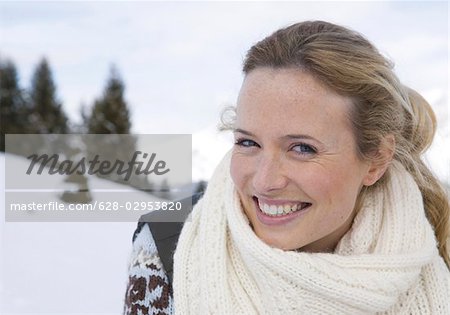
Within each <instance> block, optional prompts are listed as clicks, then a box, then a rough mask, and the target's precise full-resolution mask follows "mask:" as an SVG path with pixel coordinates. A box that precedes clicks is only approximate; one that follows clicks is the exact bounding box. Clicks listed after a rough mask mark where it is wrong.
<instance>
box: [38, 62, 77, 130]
mask: <svg viewBox="0 0 450 315" xmlns="http://www.w3.org/2000/svg"><path fill="white" fill-rule="evenodd" d="M30 102H31V109H32V114H31V119H32V124H33V126H34V130H33V132H34V133H56V134H64V133H68V132H69V128H68V119H67V116H66V114H65V113H64V110H63V108H62V105H61V103H60V102H59V101H58V100H57V98H56V86H55V83H54V82H53V76H52V72H51V70H50V66H49V64H48V62H47V60H46V59H45V58H44V59H42V60H41V62H40V63H39V64H38V65H37V67H36V70H35V72H34V74H33V77H32V81H31V89H30Z"/></svg>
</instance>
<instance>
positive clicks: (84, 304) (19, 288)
mask: <svg viewBox="0 0 450 315" xmlns="http://www.w3.org/2000/svg"><path fill="white" fill-rule="evenodd" d="M8 159H9V157H8ZM13 160H14V162H15V163H26V161H25V160H23V159H22V158H19V157H17V158H16V157H14V158H13ZM4 164H5V155H4V154H0V169H1V177H2V180H1V181H0V190H1V191H2V194H1V195H0V202H1V206H0V215H1V216H2V217H3V218H4V211H5V206H4V205H5V202H4V198H5V195H4V194H3V192H4V191H5V180H4V178H5V176H4V174H5V173H4V170H5V166H4ZM45 180H47V179H45ZM95 180H98V181H102V180H101V179H95ZM107 185H108V186H109V187H111V188H114V186H117V187H116V189H123V186H120V185H116V184H112V183H108V184H107ZM95 186H97V185H95ZM98 186H103V187H105V184H104V183H102V185H98ZM146 197H147V198H148V195H146ZM94 198H95V194H94ZM154 199H155V200H156V198H154ZM135 227H136V223H135V222H125V223H122V222H113V223H94V222H87V223H58V222H54V223H41V222H32V223H17V222H4V219H2V220H1V222H0V235H1V238H0V257H1V258H0V270H1V272H0V314H5V315H7V314H22V313H32V314H50V313H57V314H76V313H80V314H81V313H82V314H100V313H101V314H121V312H122V306H123V299H124V295H125V287H126V282H127V264H128V259H129V254H130V253H131V244H132V243H131V239H132V235H133V231H134V229H135Z"/></svg>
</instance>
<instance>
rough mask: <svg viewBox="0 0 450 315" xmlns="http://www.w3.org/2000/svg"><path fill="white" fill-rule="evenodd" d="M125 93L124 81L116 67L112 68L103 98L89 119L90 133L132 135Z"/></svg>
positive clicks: (96, 103) (95, 106)
mask: <svg viewBox="0 0 450 315" xmlns="http://www.w3.org/2000/svg"><path fill="white" fill-rule="evenodd" d="M124 92H125V86H124V84H123V81H122V79H121V77H120V75H119V73H118V72H117V70H116V69H115V67H112V68H111V72H110V77H109V79H108V82H107V84H106V87H105V90H104V92H103V96H102V97H101V98H100V99H98V100H96V101H95V103H94V106H93V107H92V112H91V115H90V117H88V119H87V129H88V133H91V134H129V133H130V129H131V121H130V112H129V110H128V105H127V103H126V101H125V99H124Z"/></svg>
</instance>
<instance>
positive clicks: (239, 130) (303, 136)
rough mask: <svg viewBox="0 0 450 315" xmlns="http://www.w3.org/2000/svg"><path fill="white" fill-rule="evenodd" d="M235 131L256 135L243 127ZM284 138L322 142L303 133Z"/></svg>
mask: <svg viewBox="0 0 450 315" xmlns="http://www.w3.org/2000/svg"><path fill="white" fill-rule="evenodd" d="M233 132H239V133H242V134H244V135H247V136H251V137H255V135H254V134H253V133H251V132H250V131H247V130H243V129H240V128H236V129H234V130H233ZM282 138H284V139H290V140H291V139H308V140H313V141H317V142H319V143H321V142H320V141H319V140H317V139H316V138H314V137H311V136H309V135H302V134H293V135H285V136H283V137H282Z"/></svg>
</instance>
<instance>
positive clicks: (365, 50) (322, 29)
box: [243, 21, 450, 267]
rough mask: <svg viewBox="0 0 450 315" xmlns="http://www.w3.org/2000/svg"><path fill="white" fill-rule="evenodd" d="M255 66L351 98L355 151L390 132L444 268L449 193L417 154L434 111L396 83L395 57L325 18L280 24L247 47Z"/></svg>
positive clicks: (373, 147) (249, 63) (370, 150)
mask: <svg viewBox="0 0 450 315" xmlns="http://www.w3.org/2000/svg"><path fill="white" fill-rule="evenodd" d="M259 67H272V68H298V69H301V70H303V71H307V72H308V73H310V74H311V75H313V76H314V77H315V78H316V79H318V80H320V81H321V82H323V83H325V84H326V85H327V86H329V87H330V88H332V89H333V90H334V91H336V92H337V93H339V94H341V95H344V96H348V97H350V98H352V99H353V103H354V106H353V110H352V113H351V120H352V124H353V128H354V132H355V137H356V142H357V148H358V154H359V155H360V157H361V158H363V159H372V160H374V159H377V153H378V152H379V150H380V149H381V146H382V145H383V143H384V141H385V139H386V137H387V136H393V137H394V139H395V152H394V155H393V158H394V159H395V160H397V161H399V162H400V163H402V164H403V166H404V167H405V168H406V169H407V170H408V171H409V172H410V173H411V174H412V175H413V177H414V179H415V181H416V182H417V185H418V186H419V189H420V191H421V193H422V197H423V202H424V206H425V212H426V215H427V218H428V220H429V221H430V222H431V224H432V225H433V227H434V231H435V234H436V238H437V241H438V247H439V253H440V255H441V256H442V257H443V258H444V260H445V262H446V264H447V266H448V267H449V266H450V258H449V252H448V248H447V246H448V244H447V240H448V237H449V216H450V205H449V200H448V197H447V195H446V193H445V190H444V189H443V188H442V186H441V185H440V183H439V181H438V180H437V179H436V178H435V177H434V176H433V174H432V173H431V171H430V170H429V169H428V168H427V166H426V165H425V164H424V163H423V161H422V159H421V156H422V154H423V153H424V151H425V150H426V149H427V148H428V147H429V146H430V144H431V142H432V140H433V137H434V133H435V130H436V118H435V115H434V113H433V110H432V109H431V107H430V105H429V104H428V103H427V102H426V101H425V99H424V98H423V97H421V96H420V95H419V94H418V93H417V92H415V91H414V90H412V89H410V88H407V87H405V86H403V85H402V84H401V83H400V81H399V80H398V78H397V76H396V75H395V73H394V72H393V64H392V63H391V62H390V61H389V60H387V59H386V58H385V57H383V56H382V55H381V54H380V53H379V52H378V50H377V49H376V48H375V47H374V46H373V45H372V44H371V43H370V42H369V41H368V40H367V39H365V38H364V37H363V36H362V35H361V34H359V33H357V32H355V31H352V30H349V29H347V28H344V27H342V26H338V25H335V24H331V23H327V22H323V21H307V22H302V23H297V24H294V25H291V26H289V27H287V28H283V29H280V30H278V31H276V32H275V33H273V34H272V35H270V36H268V37H266V38H265V39H263V40H262V41H260V42H258V43H256V44H255V45H254V46H253V47H251V48H250V50H249V51H248V53H247V56H246V58H245V60H244V65H243V71H244V74H248V73H249V72H250V71H252V70H253V69H255V68H259ZM387 174H388V173H386V175H385V176H388V175H387ZM383 182H384V181H383V179H381V180H380V181H379V182H378V183H377V185H383ZM366 189H371V187H368V188H366Z"/></svg>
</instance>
